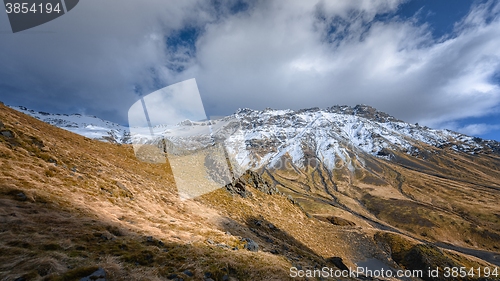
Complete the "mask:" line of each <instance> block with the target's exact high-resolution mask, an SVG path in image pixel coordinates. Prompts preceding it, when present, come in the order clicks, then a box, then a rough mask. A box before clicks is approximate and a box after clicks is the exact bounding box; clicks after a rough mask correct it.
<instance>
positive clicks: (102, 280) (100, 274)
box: [80, 268, 107, 281]
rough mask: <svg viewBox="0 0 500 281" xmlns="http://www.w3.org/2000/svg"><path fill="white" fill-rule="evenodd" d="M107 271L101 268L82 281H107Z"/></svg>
mask: <svg viewBox="0 0 500 281" xmlns="http://www.w3.org/2000/svg"><path fill="white" fill-rule="evenodd" d="M106 280H107V279H106V271H104V269H102V268H99V269H98V270H96V271H95V272H94V273H92V274H90V275H89V276H87V277H83V278H82V279H80V281H106Z"/></svg>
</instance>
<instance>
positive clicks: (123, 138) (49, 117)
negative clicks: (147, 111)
mask: <svg viewBox="0 0 500 281" xmlns="http://www.w3.org/2000/svg"><path fill="white" fill-rule="evenodd" d="M10 107H11V108H13V109H15V110H17V111H20V112H23V113H25V114H27V115H30V116H32V117H34V118H36V119H38V120H41V121H43V122H45V123H49V124H51V125H54V126H56V127H59V128H62V129H65V130H68V131H70V132H73V133H76V134H79V135H82V136H85V137H88V138H92V139H98V140H103V141H109V142H117V143H130V133H129V130H128V127H125V126H122V125H119V124H116V123H113V122H110V121H106V120H102V119H100V118H98V117H96V116H89V115H82V114H78V113H76V114H70V115H69V114H57V113H56V114H53V113H48V112H38V111H34V110H31V109H28V108H26V107H24V106H10Z"/></svg>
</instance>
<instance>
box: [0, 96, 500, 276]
mask: <svg viewBox="0 0 500 281" xmlns="http://www.w3.org/2000/svg"><path fill="white" fill-rule="evenodd" d="M0 122H1V123H0V165H1V170H0V222H1V224H0V253H1V255H0V280H14V279H16V278H20V277H22V278H24V279H19V280H80V279H81V278H82V277H85V276H89V275H90V274H92V273H93V272H95V271H96V270H97V269H99V268H102V269H103V270H104V271H105V272H106V278H107V279H108V280H168V279H175V278H182V279H184V280H203V279H204V278H206V279H208V278H211V279H212V280H288V279H291V278H290V277H289V268H290V267H292V266H295V267H298V268H304V269H308V268H309V269H314V268H321V267H323V266H328V267H332V268H338V267H342V264H339V262H338V261H339V259H338V258H342V261H343V264H345V265H346V266H355V265H356V263H357V262H359V261H363V260H366V259H373V258H376V259H378V260H380V261H383V262H384V263H386V264H388V265H390V266H392V267H394V268H409V267H411V263H409V262H408V259H410V260H411V258H415V257H423V258H424V259H425V258H426V257H428V256H426V255H430V256H432V257H434V258H435V259H436V260H438V261H442V260H446V261H448V260H451V261H452V262H453V263H454V264H456V265H467V266H487V265H488V263H486V262H484V261H482V260H480V259H477V258H475V257H472V256H466V255H462V254H459V253H457V252H450V251H445V250H439V251H436V250H432V251H423V250H422V249H424V248H425V247H426V245H425V244H422V242H421V241H418V240H415V239H414V238H411V237H409V236H406V235H404V231H405V230H407V232H408V233H409V234H411V233H412V232H413V233H415V231H412V230H411V229H407V228H409V227H410V226H408V227H406V226H405V225H406V224H405V223H406V222H400V223H401V225H398V224H397V223H396V221H393V220H395V218H393V217H394V216H393V215H391V214H393V213H392V212H395V211H392V209H390V208H388V207H381V206H385V205H391V203H392V202H391V201H390V200H392V199H391V198H390V197H387V196H381V195H380V194H377V193H376V192H375V189H376V188H375V187H376V185H373V184H372V185H370V184H368V183H365V185H360V184H357V183H362V182H363V180H362V179H358V180H357V181H356V182H352V183H353V184H352V185H351V186H350V187H348V186H347V185H346V186H344V187H340V186H337V190H334V188H333V187H331V189H332V190H333V191H332V192H336V194H338V195H339V196H338V202H339V204H338V205H337V206H334V205H332V204H330V203H329V202H330V201H331V198H328V196H329V195H328V194H327V193H326V192H323V191H321V192H320V191H317V192H315V193H314V194H313V193H310V192H304V191H303V189H302V187H303V185H302V186H300V185H298V184H297V182H298V181H295V184H294V183H293V182H291V181H290V182H289V184H288V183H287V182H284V181H283V186H281V188H282V191H285V192H286V193H285V194H281V193H279V194H275V195H269V194H265V193H263V192H261V191H259V190H257V189H255V188H253V187H250V186H246V187H245V188H246V190H247V191H248V194H251V195H249V196H247V197H246V198H243V197H241V196H239V195H236V194H231V193H229V192H228V191H226V190H225V189H219V190H216V191H214V192H212V193H209V194H206V195H204V196H201V197H198V198H196V199H194V200H180V199H179V197H178V194H177V190H176V188H175V184H174V180H173V176H172V174H171V172H170V168H169V166H168V163H167V164H148V163H144V162H140V161H138V160H137V159H136V158H135V156H134V152H133V149H132V147H131V146H129V145H117V144H110V143H103V142H99V141H95V140H90V139H88V138H85V137H82V136H78V135H75V134H72V133H70V132H67V131H64V130H61V129H58V128H55V127H53V126H50V125H47V124H45V123H43V122H40V121H38V120H36V119H33V118H31V117H29V116H26V115H24V114H21V113H19V112H16V111H13V110H11V109H9V108H7V107H5V106H4V105H0ZM388 166H389V164H387V165H386V166H381V168H380V169H381V171H383V169H385V168H387V167H388ZM392 169H393V170H396V168H394V167H392ZM494 169H495V167H493V168H492V171H494ZM277 175H278V172H276V173H275V174H274V175H273V174H270V175H268V177H269V176H277ZM406 175H409V174H405V177H407V178H409V177H408V176H406ZM285 176H286V175H284V174H283V175H282V177H285ZM293 176H294V175H288V177H293ZM295 176H301V177H303V178H304V179H306V178H309V177H314V175H309V174H304V175H295ZM311 180H313V179H311ZM383 180H384V181H385V182H390V181H391V180H394V179H392V178H384V179H383ZM412 180H414V181H417V180H422V181H424V180H426V178H425V177H415V178H414V179H413V178H412ZM411 182H412V181H410V180H408V179H407V180H406V181H405V183H404V185H403V186H402V187H401V188H402V189H403V190H407V192H405V193H408V194H411V196H413V197H414V198H420V197H423V196H424V195H426V193H424V192H421V193H419V192H418V190H419V189H418V188H417V185H416V184H410V183H411ZM422 184H424V183H423V182H422ZM485 184H486V183H485ZM357 185H359V186H358V187H356V186H357ZM443 185H444V183H443ZM309 186H312V187H314V185H313V184H311V183H309ZM315 188H318V187H315ZM342 188H344V189H342ZM435 188H436V192H443V191H442V190H444V189H441V190H437V188H438V187H437V186H435ZM292 189H295V190H296V192H290V190H292ZM371 189H373V190H371ZM339 190H340V191H339ZM349 190H351V191H349ZM430 190H431V189H430ZM396 191H397V190H396ZM450 192H451V191H450ZM470 192H471V193H470V196H472V195H473V194H474V192H473V191H470ZM287 194H293V197H294V198H289V197H288V196H287ZM484 194H487V193H484ZM484 194H481V198H479V199H477V200H483V201H484V202H486V204H484V206H479V207H481V208H483V209H475V210H476V211H475V212H472V210H470V212H469V213H467V214H468V216H469V217H467V218H462V219H461V220H458V219H457V217H458V215H457V214H459V209H457V208H459V207H460V206H462V205H461V204H462V203H461V202H465V201H457V202H458V203H453V202H455V201H453V202H452V203H450V205H449V206H447V205H446V204H445V203H444V202H442V203H440V204H438V203H435V204H434V203H432V202H431V203H432V204H431V203H427V205H425V204H424V203H422V202H424V201H425V200H423V199H415V200H413V201H415V202H414V203H411V204H420V205H418V207H419V208H420V207H421V208H423V211H422V212H425V211H426V210H428V209H429V210H431V211H433V212H436V215H435V216H436V217H435V218H434V217H432V216H430V214H426V216H429V218H427V220H429V221H430V223H432V224H434V225H437V223H438V222H437V220H439V219H441V218H440V217H439V213H438V212H440V210H448V209H450V210H451V211H449V212H448V213H446V212H444V211H443V212H444V213H446V214H447V215H446V216H443V218H442V220H443V221H444V220H448V221H447V224H446V225H448V222H449V224H450V225H451V221H452V220H456V223H457V224H458V225H459V226H460V223H461V222H472V221H475V220H477V221H478V222H479V224H477V223H476V225H477V228H474V229H476V230H477V231H478V233H479V234H478V236H477V237H483V239H486V240H484V241H485V242H481V241H482V240H480V239H479V238H474V239H473V240H470V241H469V242H467V241H463V243H466V244H471V243H472V246H475V247H482V248H483V249H493V248H494V246H495V245H494V243H489V242H487V241H490V240H487V239H489V238H487V237H488V235H489V233H491V235H492V239H494V240H493V241H497V240H495V239H497V238H496V236H494V235H495V233H497V230H498V228H495V227H497V226H498V216H496V215H495V214H496V213H498V212H497V210H496V209H495V208H496V207H495V206H496V205H491V204H490V201H488V200H492V198H493V197H487V196H486V195H484ZM370 196H372V197H370ZM458 196H459V195H457V198H458ZM491 196H495V194H492V195H491ZM398 198H399V197H398ZM436 198H437V197H436ZM497 198H498V197H497ZM403 199H404V198H399V199H398V200H403ZM329 200H330V201H329ZM404 200H406V199H404ZM413 201H412V202H413ZM417 201H418V202H421V203H416V202H417ZM361 203H362V204H361ZM429 204H431V205H432V206H433V207H432V208H431V207H429V206H431V205H429ZM478 205H479V203H478ZM395 206H396V207H394V208H400V209H398V210H397V211H400V210H402V209H401V208H404V207H405V208H406V207H408V208H413V207H415V206H414V205H404V204H396V205H395ZM462 207H463V208H467V206H466V205H464V206H462ZM426 208H427V209H426ZM486 208H490V211H491V212H492V213H488V212H483V211H484V210H485V209H486ZM351 209H352V210H351ZM417 209H418V208H417ZM353 210H355V211H353ZM464 210H469V209H464ZM429 212H430V211H429ZM417 213H418V214H420V213H419V212H417ZM360 214H364V215H362V216H361V215H360ZM368 218H372V219H373V220H380V221H384V220H385V221H386V222H387V223H389V224H391V225H394V227H397V228H398V229H401V230H403V231H400V232H402V234H397V233H395V232H390V231H382V230H380V229H377V228H376V227H374V226H373V224H372V223H371V221H370V220H367V219H368ZM417 222H419V221H418V220H417ZM412 224H415V222H413V221H411V222H410V223H409V224H408V225H412ZM427 224H428V223H427V222H426V223H422V225H423V226H422V227H426V225H427ZM416 225H418V226H419V227H420V224H419V223H417V224H416ZM459 226H457V227H456V228H453V229H452V230H450V232H451V231H457V230H461V229H462V228H460V227H459ZM441 229H443V228H438V230H439V231H441ZM470 229H471V233H472V228H470ZM424 230H426V229H423V228H422V229H418V231H417V233H420V232H421V231H424ZM486 230H487V231H489V232H487V233H486V232H485V231H486ZM481 231H482V232H481ZM419 235H420V234H419ZM427 235H428V236H427V237H433V239H435V238H436V237H438V235H441V234H439V233H434V232H431V231H428V234H427ZM410 236H411V235H410ZM419 237H420V236H419ZM439 237H441V236H439ZM450 237H451V236H450ZM472 237H476V236H472ZM484 237H486V238H484ZM249 240H251V241H254V242H256V243H257V244H258V250H257V251H251V250H256V249H252V247H251V246H252V243H251V242H249ZM440 241H444V240H443V239H441V240H440ZM447 241H449V240H447ZM478 243H479V244H478ZM422 245H423V246H422ZM483 245H484V246H483ZM421 247H424V248H421ZM250 249H251V250H250ZM412 249H415V250H413V251H412ZM425 249H427V248H425ZM432 249H434V248H432ZM415 251H417V252H416V254H415ZM333 257H336V258H335V259H332V258H333ZM405 258H406V259H405Z"/></svg>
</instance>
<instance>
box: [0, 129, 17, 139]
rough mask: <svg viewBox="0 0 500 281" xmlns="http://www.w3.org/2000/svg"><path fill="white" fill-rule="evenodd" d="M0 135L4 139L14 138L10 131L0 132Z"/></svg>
mask: <svg viewBox="0 0 500 281" xmlns="http://www.w3.org/2000/svg"><path fill="white" fill-rule="evenodd" d="M0 134H1V135H2V136H4V137H6V138H13V137H14V133H12V131H9V130H4V131H1V132H0Z"/></svg>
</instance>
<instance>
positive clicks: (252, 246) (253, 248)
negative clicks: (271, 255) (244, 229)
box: [241, 238, 259, 252]
mask: <svg viewBox="0 0 500 281" xmlns="http://www.w3.org/2000/svg"><path fill="white" fill-rule="evenodd" d="M241 241H245V242H247V243H246V244H245V249H247V250H249V251H250V252H258V251H259V244H257V242H255V241H253V240H252V239H250V238H243V239H241Z"/></svg>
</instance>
